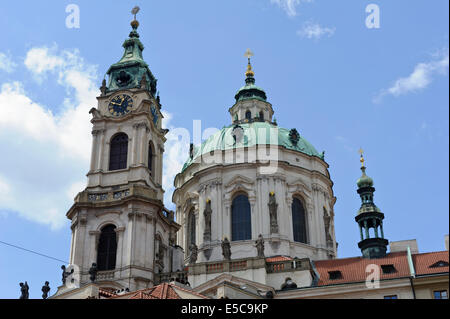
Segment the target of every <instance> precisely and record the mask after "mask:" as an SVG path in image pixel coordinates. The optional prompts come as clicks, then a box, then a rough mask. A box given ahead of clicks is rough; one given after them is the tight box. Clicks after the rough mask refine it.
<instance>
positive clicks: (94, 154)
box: [90, 130, 100, 172]
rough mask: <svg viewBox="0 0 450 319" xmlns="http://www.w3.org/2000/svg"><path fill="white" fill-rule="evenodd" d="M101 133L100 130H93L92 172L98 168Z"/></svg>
mask: <svg viewBox="0 0 450 319" xmlns="http://www.w3.org/2000/svg"><path fill="white" fill-rule="evenodd" d="M99 133H100V130H94V131H92V148H91V166H90V171H91V172H93V171H94V170H95V168H96V160H97V149H98V135H99Z"/></svg>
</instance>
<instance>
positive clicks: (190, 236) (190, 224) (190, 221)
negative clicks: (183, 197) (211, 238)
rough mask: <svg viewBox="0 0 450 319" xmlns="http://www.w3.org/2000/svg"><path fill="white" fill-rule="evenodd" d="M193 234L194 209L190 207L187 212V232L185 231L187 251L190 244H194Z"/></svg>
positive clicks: (194, 226) (194, 229) (194, 232)
mask: <svg viewBox="0 0 450 319" xmlns="http://www.w3.org/2000/svg"><path fill="white" fill-rule="evenodd" d="M195 234H196V223H195V211H194V209H192V210H191V211H190V212H189V216H188V232H187V236H188V238H187V239H188V242H187V244H188V245H187V250H188V251H189V250H190V249H191V245H192V244H196V238H195Z"/></svg>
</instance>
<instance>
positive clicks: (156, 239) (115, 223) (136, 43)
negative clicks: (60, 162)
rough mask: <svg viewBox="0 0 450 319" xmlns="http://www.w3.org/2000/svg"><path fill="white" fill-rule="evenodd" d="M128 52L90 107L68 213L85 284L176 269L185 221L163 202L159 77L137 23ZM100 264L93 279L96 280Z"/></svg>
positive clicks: (120, 282)
mask: <svg viewBox="0 0 450 319" xmlns="http://www.w3.org/2000/svg"><path fill="white" fill-rule="evenodd" d="M137 11H138V9H137V8H135V9H134V12H133V13H134V14H135V18H134V20H133V21H132V22H131V27H132V31H131V33H130V35H129V38H128V39H126V40H125V42H124V43H123V48H124V54H123V57H122V58H121V59H120V61H119V62H117V63H115V64H113V65H112V66H111V67H110V68H109V70H108V71H107V75H108V81H106V79H104V80H103V83H102V87H101V88H100V91H101V95H100V96H99V97H98V98H97V100H98V106H97V107H96V108H93V109H92V110H91V111H90V113H91V114H92V120H91V122H92V124H93V130H92V136H93V142H92V155H91V164H90V170H89V172H88V174H87V177H88V184H87V187H86V189H85V190H84V191H82V192H81V193H79V194H78V195H77V196H76V198H75V203H74V204H73V206H72V207H71V208H70V210H69V211H68V213H67V217H68V218H69V219H70V220H71V221H72V223H71V229H72V244H71V252H70V264H71V265H73V267H74V269H75V273H74V277H75V278H78V279H77V280H78V281H79V282H78V284H77V285H78V286H79V287H81V286H83V285H86V284H88V283H90V282H91V281H95V283H96V284H97V285H98V286H100V287H102V288H105V289H108V288H109V289H111V290H118V289H129V290H130V291H134V290H137V289H142V288H147V287H151V286H153V285H154V284H155V274H158V273H163V272H170V271H172V263H171V254H172V253H173V251H172V248H173V245H174V243H175V234H176V232H177V231H178V229H179V225H178V224H176V223H175V221H174V213H173V212H170V211H167V210H166V209H165V208H164V204H163V195H164V190H163V188H162V186H161V184H162V167H163V165H162V160H163V152H164V143H165V141H166V138H165V135H166V134H167V132H168V130H166V129H163V128H162V126H161V120H162V118H163V116H162V113H161V104H160V99H159V96H157V95H156V92H157V91H156V85H157V80H156V79H155V77H154V76H153V74H152V72H151V71H150V69H149V66H148V65H147V63H146V62H145V61H144V59H143V55H142V51H143V50H144V46H143V44H142V42H141V41H140V39H139V33H138V27H139V22H138V21H137V20H136V13H137ZM95 270H96V276H95V278H93V279H91V276H90V273H91V274H92V273H93V272H95Z"/></svg>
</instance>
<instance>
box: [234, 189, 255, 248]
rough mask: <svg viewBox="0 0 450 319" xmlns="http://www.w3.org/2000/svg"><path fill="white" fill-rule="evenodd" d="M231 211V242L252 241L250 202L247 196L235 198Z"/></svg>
mask: <svg viewBox="0 0 450 319" xmlns="http://www.w3.org/2000/svg"><path fill="white" fill-rule="evenodd" d="M231 211H232V212H231V228H232V231H231V239H232V240H233V241H236V240H248V239H252V224H251V213H250V202H249V201H248V198H247V196H245V195H238V196H236V198H235V199H234V200H233V204H232V206H231Z"/></svg>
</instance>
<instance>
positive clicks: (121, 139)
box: [109, 133, 128, 171]
mask: <svg viewBox="0 0 450 319" xmlns="http://www.w3.org/2000/svg"><path fill="white" fill-rule="evenodd" d="M110 146H111V149H110V152H109V170H110V171H116V170H119V169H125V168H127V157H128V136H127V135H126V134H124V133H120V134H117V135H116V136H114V138H113V139H112V140H111V145H110Z"/></svg>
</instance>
